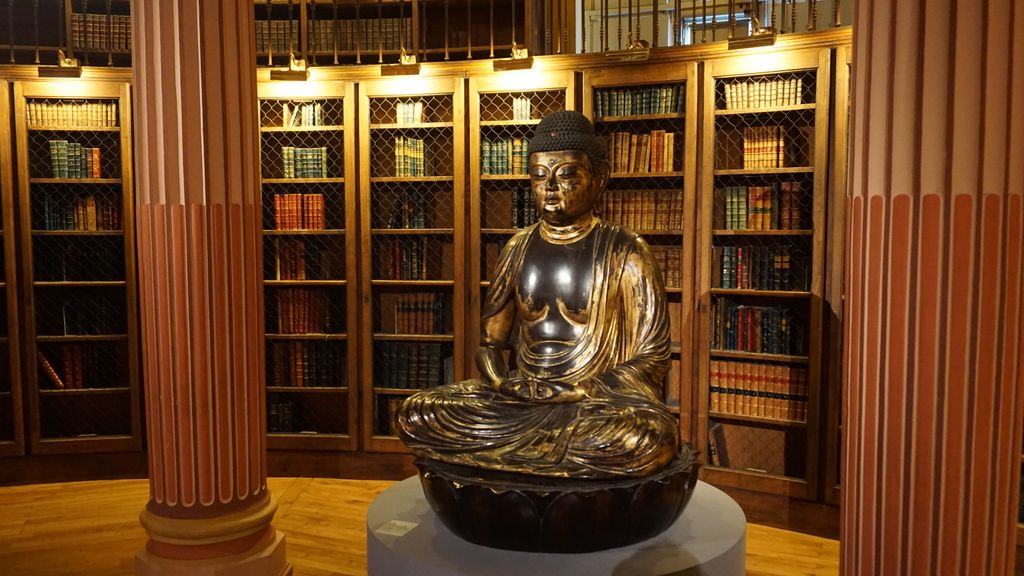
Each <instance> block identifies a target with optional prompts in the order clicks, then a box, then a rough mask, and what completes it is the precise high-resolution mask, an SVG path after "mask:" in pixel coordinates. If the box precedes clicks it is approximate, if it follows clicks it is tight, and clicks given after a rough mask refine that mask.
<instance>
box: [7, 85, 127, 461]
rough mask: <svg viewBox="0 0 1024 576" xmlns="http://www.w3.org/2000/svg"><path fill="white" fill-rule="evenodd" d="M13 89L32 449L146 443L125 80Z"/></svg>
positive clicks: (122, 446)
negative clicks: (143, 438)
mask: <svg viewBox="0 0 1024 576" xmlns="http://www.w3.org/2000/svg"><path fill="white" fill-rule="evenodd" d="M14 94H15V126H16V141H17V144H16V149H17V154H18V156H17V166H18V173H19V178H18V184H19V191H18V192H19V200H20V202H19V204H20V205H19V218H20V229H21V246H22V259H21V263H22V272H21V273H22V278H23V287H22V293H23V298H24V300H23V303H24V304H23V305H24V308H23V309H24V310H25V321H24V329H25V335H24V342H25V347H26V350H25V354H24V357H25V358H26V360H27V361H30V364H28V365H27V366H26V368H29V369H26V370H25V371H24V382H25V396H26V397H27V404H28V419H29V425H28V429H29V433H30V442H31V444H30V445H31V451H32V453H34V454H56V453H70V452H111V451H133V450H139V449H140V448H141V418H140V413H139V412H140V402H139V398H140V392H141V391H140V385H139V370H138V368H139V367H138V363H139V359H138V349H139V342H138V327H137V323H138V317H137V313H136V285H135V266H134V262H135V245H134V242H133V234H131V233H130V232H129V233H126V231H132V230H134V217H133V215H134V213H133V207H134V202H133V200H132V168H131V167H132V160H131V154H132V145H131V141H132V140H131V129H130V126H131V122H130V119H131V101H130V87H129V85H128V84H127V83H121V82H102V81H93V82H88V83H84V82H74V83H67V82H36V81H24V82H16V83H15V84H14Z"/></svg>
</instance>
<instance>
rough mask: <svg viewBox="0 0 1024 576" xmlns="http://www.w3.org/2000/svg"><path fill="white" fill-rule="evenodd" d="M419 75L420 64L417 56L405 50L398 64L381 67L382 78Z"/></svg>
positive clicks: (403, 49)
mask: <svg viewBox="0 0 1024 576" xmlns="http://www.w3.org/2000/svg"><path fill="white" fill-rule="evenodd" d="M419 73H420V64H419V62H417V61H416V55H415V54H409V53H408V52H406V51H405V48H402V54H401V55H400V56H399V57H398V64H387V65H385V66H381V67H380V75H381V76H405V75H408V74H419Z"/></svg>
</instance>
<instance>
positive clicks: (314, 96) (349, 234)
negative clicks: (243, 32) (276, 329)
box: [258, 80, 360, 450]
mask: <svg viewBox="0 0 1024 576" xmlns="http://www.w3.org/2000/svg"><path fill="white" fill-rule="evenodd" d="M258 98H259V100H260V102H261V103H262V102H264V101H267V100H279V101H281V102H282V103H284V102H297V101H307V100H309V101H312V100H327V99H340V100H341V101H342V116H343V120H342V124H341V125H340V126H338V125H332V126H327V127H324V130H331V131H336V130H341V131H342V132H343V135H342V146H343V148H344V156H343V157H342V158H329V159H328V160H329V161H330V162H332V163H334V162H339V161H340V162H342V163H343V164H342V174H343V176H342V177H341V180H342V181H343V182H342V186H343V190H344V192H343V194H344V200H343V201H344V208H345V214H344V226H345V230H344V232H343V238H344V246H345V253H344V255H343V260H344V263H345V269H346V271H347V272H346V275H345V279H344V284H343V285H344V291H345V302H344V306H345V326H344V330H345V333H344V334H343V335H341V339H342V340H343V341H344V342H345V358H346V362H345V370H344V372H345V381H346V386H345V387H346V391H344V392H343V393H344V394H345V396H346V398H345V401H344V410H345V414H344V416H345V417H346V422H347V423H348V425H347V427H346V428H345V432H343V433H341V434H333V433H332V434H306V433H302V432H296V433H280V434H278V433H271V432H270V431H269V426H268V437H267V446H268V448H270V449H272V450H279V449H280V450H356V449H357V448H358V446H359V442H358V438H359V434H358V430H359V385H358V382H359V355H360V345H359V342H360V339H359V316H360V314H359V312H360V308H359V295H358V290H359V280H358V275H357V273H356V270H357V262H358V261H357V258H358V245H359V228H358V217H357V214H358V208H357V204H358V200H357V195H356V187H357V181H358V179H357V177H356V154H357V152H356V133H355V132H356V107H357V105H358V103H357V101H356V97H355V83H354V82H351V81H341V80H324V81H307V82H294V81H273V80H269V81H262V82H260V83H259V84H258ZM261 113H262V109H261ZM268 131H277V132H282V131H283V132H288V131H289V129H288V128H287V127H281V128H277V127H266V126H263V122H262V119H261V121H260V146H261V152H260V158H261V174H260V180H261V183H262V182H263V180H265V179H266V178H265V177H264V172H263V171H264V170H266V169H267V167H266V166H263V165H262V159H263V158H264V155H263V152H262V146H263V144H264V134H265V133H267V132H268ZM294 131H295V132H296V133H299V134H306V133H309V132H316V131H319V130H318V127H316V126H299V127H296V128H295V129H294ZM336 180H337V179H336V178H332V179H331V183H332V184H335V183H337V182H336ZM273 181H274V182H275V183H278V184H280V183H281V180H280V179H274V180H273ZM297 181H298V182H302V180H301V179H297ZM266 186H267V184H265V183H263V184H261V188H262V189H261V191H260V194H261V198H265V197H266V190H265V187H266ZM265 209H266V208H265ZM261 213H262V212H261ZM264 242H265V241H264ZM264 282H265V283H266V282H268V281H267V280H266V279H264ZM306 284H311V282H307V283H306ZM265 299H266V296H264V301H265ZM266 349H267V350H268V353H269V346H267V347H266ZM267 378H268V379H269V378H270V376H269V373H268V375H267ZM268 381H269V380H268ZM268 386H269V384H268ZM337 392H338V391H336V390H332V391H330V393H332V394H333V393H337ZM303 393H308V394H309V395H310V396H311V398H316V395H317V394H320V393H321V391H319V390H315V389H313V388H312V387H310V388H307V389H306V390H303ZM309 401H311V402H312V401H315V400H309ZM268 406H269V403H268ZM268 409H269V408H268ZM338 416H339V417H341V415H340V414H339V415H338Z"/></svg>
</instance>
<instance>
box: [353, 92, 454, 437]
mask: <svg viewBox="0 0 1024 576" xmlns="http://www.w3.org/2000/svg"><path fill="white" fill-rule="evenodd" d="M464 98H465V94H464V88H463V80H462V79H460V78H422V77H421V78H416V79H408V78H394V79H380V80H369V81H366V82H364V83H362V84H360V91H359V127H360V131H359V154H360V157H359V165H360V168H359V170H360V219H361V227H360V230H361V239H362V245H361V247H360V249H361V254H360V262H361V269H360V273H361V288H362V301H361V317H362V318H363V319H364V320H363V323H362V325H361V326H360V334H361V346H362V350H363V353H362V359H363V363H362V372H361V376H362V377H361V378H360V381H361V382H362V383H363V385H364V386H365V388H364V389H363V390H362V398H363V401H362V415H363V418H362V427H363V428H362V433H363V442H362V446H363V448H364V449H366V450H370V451H381V452H400V451H405V448H404V445H402V443H401V442H400V441H399V440H398V438H397V437H395V436H394V415H395V411H396V409H397V407H398V406H399V405H400V404H401V402H402V401H403V400H404V399H405V397H406V396H408V395H409V394H411V393H413V392H415V391H416V390H417V389H422V388H429V387H432V386H436V385H439V384H444V383H447V382H452V381H457V380H461V379H462V378H463V373H464V366H465V364H464V362H465V360H464V358H465V354H464V349H465V331H464V327H463V322H464V313H463V311H464V310H465V306H466V303H465V292H466V289H465V273H466V270H465V268H466V266H465V263H464V258H465V256H464V250H465V245H466V243H465V239H464V236H465V222H464V220H465V208H464V190H465V130H464V129H462V126H464V125H463V124H461V121H462V119H463V118H464V114H465V111H464V107H465V105H464Z"/></svg>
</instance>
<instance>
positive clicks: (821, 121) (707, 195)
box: [697, 48, 831, 500]
mask: <svg viewBox="0 0 1024 576" xmlns="http://www.w3.org/2000/svg"><path fill="white" fill-rule="evenodd" d="M794 72H813V73H814V74H815V75H816V79H815V92H814V97H815V105H814V106H813V108H814V115H813V117H814V124H815V130H814V136H813V141H812V142H810V143H809V145H811V146H813V157H812V158H813V160H812V161H813V163H814V164H813V194H814V196H813V203H812V206H811V208H810V217H811V220H812V226H813V235H812V239H811V258H810V261H811V268H812V272H811V275H810V281H809V286H808V292H809V294H808V295H807V298H808V299H809V302H808V307H809V314H808V319H807V346H808V349H807V364H806V366H807V381H808V391H807V396H808V398H807V418H806V435H805V436H806V446H805V451H804V452H805V453H804V455H803V458H804V459H805V475H804V477H803V478H796V477H788V476H774V475H768V474H760V473H756V472H746V471H740V470H734V469H727V468H718V467H714V466H710V465H708V466H706V467H705V468H704V469H703V470H702V477H704V478H705V479H706V480H707V481H709V482H712V483H716V484H721V485H726V486H734V487H740V488H749V489H754V490H758V491H762V492H768V493H774V494H780V495H786V496H790V497H797V498H801V499H808V500H810V499H816V498H817V497H818V484H819V475H820V473H821V470H820V468H821V466H820V463H821V458H822V455H821V454H820V447H821V444H820V443H821V439H822V436H823V432H822V424H823V422H822V399H823V396H822V394H823V390H822V382H823V378H822V375H823V374H822V364H823V359H822V353H823V346H824V342H823V340H824V336H825V335H824V333H823V330H824V324H823V323H822V298H823V297H824V279H825V268H824V265H825V260H824V255H825V241H826V236H825V233H826V227H827V226H826V219H825V216H826V214H825V212H826V198H827V196H828V190H827V180H828V166H829V164H828V154H829V142H828V138H829V121H830V118H829V116H830V100H829V92H830V73H831V51H830V49H828V48H807V49H789V50H781V49H778V50H769V49H766V50H758V51H756V52H753V53H750V54H745V55H738V56H732V55H730V56H723V57H721V58H711V59H708V60H707V61H705V63H704V77H703V98H702V99H703V103H704V106H703V115H702V117H703V123H702V133H703V138H702V144H703V153H702V157H701V168H702V170H701V173H702V179H701V200H700V202H701V204H700V212H701V228H702V232H701V242H700V253H699V265H698V274H699V275H700V282H699V287H700V288H699V301H698V309H699V310H700V312H701V315H702V321H701V323H700V327H699V334H700V336H699V338H698V340H699V344H698V350H699V354H698V355H697V359H698V376H699V379H700V380H699V381H700V384H699V386H698V397H697V406H698V407H699V409H698V410H697V414H698V423H697V432H698V436H697V442H698V446H699V447H706V446H708V445H709V444H708V440H709V434H708V426H709V425H710V418H709V417H708V411H709V406H710V401H711V396H710V368H711V352H712V350H711V329H710V324H711V320H712V306H711V300H712V296H711V288H712V287H711V260H712V254H711V248H712V243H713V238H714V234H713V230H712V228H713V221H712V218H713V213H714V194H715V179H716V176H717V174H716V166H715V150H716V148H715V146H716V118H717V115H716V112H718V111H717V110H716V102H717V100H716V89H717V82H718V81H720V80H728V79H730V78H744V77H748V76H758V75H767V74H787V73H794ZM748 112H761V111H758V110H753V111H751V110H739V111H738V112H736V113H739V114H745V113H748ZM767 112H769V113H770V112H772V111H770V110H769V111H767ZM726 113H733V111H726ZM755 170H756V169H755ZM769 170H770V169H769ZM775 170H776V172H777V173H779V174H782V173H785V171H786V169H785V168H782V169H775ZM729 172H742V170H730V171H729ZM776 172H769V173H773V174H774V173H776Z"/></svg>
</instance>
